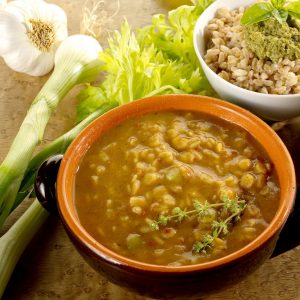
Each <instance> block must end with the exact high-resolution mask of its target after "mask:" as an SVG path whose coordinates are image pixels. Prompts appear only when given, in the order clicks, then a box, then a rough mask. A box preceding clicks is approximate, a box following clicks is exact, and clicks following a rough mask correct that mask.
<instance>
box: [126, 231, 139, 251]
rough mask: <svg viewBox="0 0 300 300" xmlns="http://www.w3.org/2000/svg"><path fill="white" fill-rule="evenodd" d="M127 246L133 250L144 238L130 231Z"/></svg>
mask: <svg viewBox="0 0 300 300" xmlns="http://www.w3.org/2000/svg"><path fill="white" fill-rule="evenodd" d="M126 244H127V248H128V249H129V250H133V249H135V248H137V247H139V246H140V245H141V244H142V238H141V236H140V235H139V234H136V233H130V234H129V235H128V236H127V238H126Z"/></svg>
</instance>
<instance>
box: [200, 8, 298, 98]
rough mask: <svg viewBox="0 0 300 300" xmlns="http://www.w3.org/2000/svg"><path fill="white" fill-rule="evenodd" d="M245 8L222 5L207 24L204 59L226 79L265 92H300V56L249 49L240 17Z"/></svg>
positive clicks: (280, 93) (252, 89) (284, 93)
mask: <svg viewBox="0 0 300 300" xmlns="http://www.w3.org/2000/svg"><path fill="white" fill-rule="evenodd" d="M243 13H244V8H242V7H241V8H239V9H235V10H232V11H229V10H228V9H227V8H221V9H219V10H218V11H217V13H216V16H215V18H214V19H213V20H211V21H210V22H209V24H208V26H207V49H208V50H207V52H206V55H205V61H206V63H207V64H208V65H209V66H210V68H211V69H212V70H213V71H214V72H216V73H217V74H218V75H219V76H220V77H222V78H223V79H225V80H227V81H229V82H231V83H233V84H235V85H237V86H239V87H241V88H245V89H248V90H251V91H255V92H260V93H264V94H278V95H287V94H300V60H296V61H290V60H289V59H281V60H280V61H279V62H278V63H272V62H271V61H265V60H261V59H258V58H257V57H256V56H255V54H254V53H253V52H251V51H250V50H248V49H247V46H246V42H245V41H244V40H243V34H242V31H243V29H242V26H241V25H240V19H241V17H242V15H243Z"/></svg>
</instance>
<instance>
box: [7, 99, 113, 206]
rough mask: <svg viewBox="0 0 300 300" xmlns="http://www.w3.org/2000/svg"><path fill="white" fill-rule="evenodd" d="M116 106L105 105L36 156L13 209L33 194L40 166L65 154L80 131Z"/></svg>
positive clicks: (30, 163) (111, 103)
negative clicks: (52, 157) (53, 157)
mask: <svg viewBox="0 0 300 300" xmlns="http://www.w3.org/2000/svg"><path fill="white" fill-rule="evenodd" d="M116 106H117V103H116V102H110V103H106V104H104V105H103V106H102V107H101V108H100V109H98V110H96V111H95V112H94V113H92V114H91V115H89V116H88V117H87V118H85V119H84V120H83V121H81V122H80V123H79V124H77V125H76V126H75V127H74V128H72V129H71V130H70V131H68V132H67V133H65V134H64V135H62V136H61V137H59V138H57V139H56V140H54V141H53V142H52V143H50V144H49V145H48V146H46V147H45V148H44V149H43V150H42V151H40V152H39V153H38V154H37V155H36V156H34V157H33V158H32V160H31V161H30V162H29V164H28V168H27V170H26V172H25V175H24V178H23V180H22V183H21V186H20V189H19V192H18V194H17V197H16V200H15V203H14V206H13V209H15V208H16V207H17V206H18V205H19V204H20V203H21V202H22V201H23V200H24V199H25V198H26V197H27V196H28V195H29V194H30V193H31V192H32V190H33V184H34V180H35V177H36V173H37V170H38V168H39V167H40V165H41V164H42V163H43V162H44V161H45V160H46V159H47V158H49V157H50V156H53V155H56V154H60V153H65V151H66V150H67V148H68V146H69V145H70V143H71V142H72V141H73V140H74V138H75V137H76V136H77V135H78V134H79V133H80V131H82V130H83V129H84V128H85V127H86V126H87V125H88V124H90V123H91V122H92V121H94V120H95V119H96V118H98V117H99V116H101V115H102V114H104V113H105V112H107V111H109V110H111V109H113V108H114V107H116ZM13 209H12V210H13Z"/></svg>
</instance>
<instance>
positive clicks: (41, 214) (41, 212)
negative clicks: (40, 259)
mask: <svg viewBox="0 0 300 300" xmlns="http://www.w3.org/2000/svg"><path fill="white" fill-rule="evenodd" d="M47 217H48V213H47V211H46V210H45V209H44V208H43V207H42V206H41V205H40V203H39V202H38V201H37V200H35V201H34V202H33V203H32V204H31V205H30V207H29V208H28V209H27V210H26V211H25V213H24V214H23V215H22V216H21V217H20V218H19V219H18V220H17V222H16V223H15V224H14V225H13V226H12V227H11V228H10V229H9V231H8V232H6V233H5V234H4V235H3V236H2V237H1V238H0V270H1V272H0V299H1V297H2V295H3V293H4V290H5V288H6V285H7V283H8V281H9V278H10V276H11V274H12V272H13V270H14V268H15V266H16V264H17V262H18V260H19V258H20V256H21V255H22V253H23V251H24V250H25V248H26V247H27V245H28V244H29V242H30V241H31V240H32V238H33V237H34V235H35V234H36V233H37V232H38V230H39V229H40V228H41V226H42V225H43V224H44V222H45V220H46V219H47Z"/></svg>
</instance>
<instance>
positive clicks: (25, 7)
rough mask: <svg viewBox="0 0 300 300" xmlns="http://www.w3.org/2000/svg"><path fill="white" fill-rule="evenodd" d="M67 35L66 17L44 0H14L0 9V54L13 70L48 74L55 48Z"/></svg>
mask: <svg viewBox="0 0 300 300" xmlns="http://www.w3.org/2000/svg"><path fill="white" fill-rule="evenodd" d="M67 36H68V29H67V16H66V14H65V12H64V11H63V10H62V9H61V8H60V7H58V6H57V5H54V4H49V3H47V2H45V1H43V0H15V1H11V2H8V3H7V5H5V6H4V7H3V8H0V37H1V43H0V56H2V58H3V59H4V61H5V62H6V64H7V65H8V66H9V67H10V68H11V69H13V70H15V71H18V72H23V73H26V74H29V75H33V76H42V75H45V74H47V73H48V72H49V71H51V69H52V68H53V66H54V56H55V51H56V49H57V48H58V46H59V44H60V43H61V42H62V41H63V40H64V39H65V38H67Z"/></svg>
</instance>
